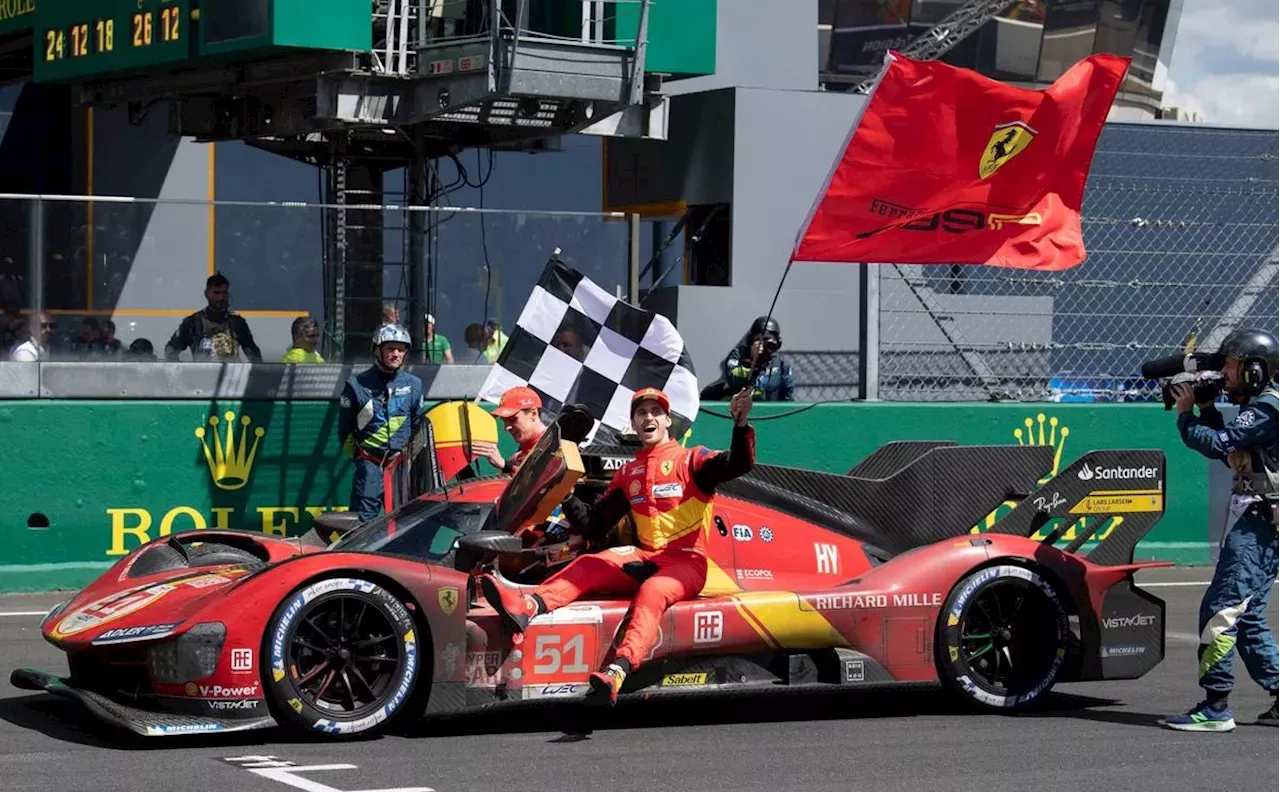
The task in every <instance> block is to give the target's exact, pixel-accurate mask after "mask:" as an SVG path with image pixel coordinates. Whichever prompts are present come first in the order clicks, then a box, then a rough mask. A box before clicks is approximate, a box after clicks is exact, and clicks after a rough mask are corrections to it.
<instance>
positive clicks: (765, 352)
mask: <svg viewBox="0 0 1280 792" xmlns="http://www.w3.org/2000/svg"><path fill="white" fill-rule="evenodd" d="M759 341H760V354H759V355H757V356H756V359H755V361H754V363H753V364H752V366H751V378H750V379H749V380H748V382H755V381H756V377H758V376H760V372H762V371H764V370H765V369H766V368H768V366H769V363H770V361H772V360H773V356H774V355H775V354H777V352H778V350H779V349H781V348H782V339H780V338H778V337H777V336H776V335H774V334H773V333H764V334H763V335H761V336H759Z"/></svg>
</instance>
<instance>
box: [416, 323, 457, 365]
mask: <svg viewBox="0 0 1280 792" xmlns="http://www.w3.org/2000/svg"><path fill="white" fill-rule="evenodd" d="M424 318H425V319H426V320H427V321H426V324H425V325H424V326H423V330H424V332H425V333H426V335H427V338H426V340H425V341H423V342H422V362H423V363H428V364H434V365H437V366H438V365H440V364H442V363H452V362H453V347H452V346H451V345H450V344H449V339H447V338H445V337H444V336H442V335H440V334H439V333H437V332H436V318H435V317H434V316H432V315H431V314H427V315H426V316H425V317H424Z"/></svg>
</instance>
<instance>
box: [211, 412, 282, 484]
mask: <svg viewBox="0 0 1280 792" xmlns="http://www.w3.org/2000/svg"><path fill="white" fill-rule="evenodd" d="M222 417H223V418H224V419H225V420H226V432H225V439H224V438H219V437H218V416H216V415H210V416H209V427H210V429H209V430H208V431H206V430H205V428H204V427H203V426H200V427H197V428H196V437H198V438H200V445H201V447H203V448H204V460H205V462H207V463H208V465H209V475H210V476H212V477H213V484H214V486H215V487H217V488H218V489H224V490H238V489H240V488H241V487H243V486H244V485H245V484H248V483H249V474H250V473H252V472H253V460H254V457H256V456H257V455H258V445H259V444H260V443H261V442H262V437H263V435H265V434H266V433H267V430H266V429H263V428H262V427H261V426H259V427H257V428H256V429H254V430H253V447H252V448H249V425H250V424H252V423H253V419H251V418H250V417H249V416H247V415H242V416H240V438H239V441H237V439H236V432H235V428H236V426H235V425H236V414H235V413H233V412H231V411H230V410H228V411H227V412H225V413H223V415H222ZM208 435H213V448H212V449H210V448H209V441H208V439H207V436H208Z"/></svg>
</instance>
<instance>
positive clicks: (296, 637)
mask: <svg viewBox="0 0 1280 792" xmlns="http://www.w3.org/2000/svg"><path fill="white" fill-rule="evenodd" d="M459 416H461V417H459ZM428 417H429V418H430V419H431V420H429V421H428V422H425V423H424V429H425V431H424V432H423V433H420V434H425V435H427V437H426V438H425V440H424V439H422V438H421V437H420V438H417V440H418V442H417V446H416V448H417V449H420V450H417V451H416V452H413V453H410V454H409V455H408V456H407V458H408V459H409V460H410V463H411V466H412V467H415V468H416V469H417V470H418V471H427V474H422V475H415V476H414V477H413V478H412V479H404V480H405V481H415V482H417V484H416V485H413V486H409V487H407V488H403V487H399V486H397V487H393V488H392V489H396V490H397V491H401V490H403V492H404V494H403V497H401V496H397V500H398V501H401V502H397V503H394V504H393V507H394V508H392V509H390V510H389V512H388V513H387V514H385V515H384V516H382V517H379V518H377V519H374V520H372V521H369V522H366V523H364V524H356V518H355V516H354V515H353V514H350V513H343V512H334V513H328V514H325V515H322V516H321V517H320V518H318V519H317V521H316V526H315V528H314V529H312V530H311V531H310V532H309V533H308V534H306V535H305V536H301V537H295V538H290V539H285V538H273V537H268V536H264V535H262V534H260V533H251V532H239V531H221V530H201V531H191V532H186V533H181V534H175V535H171V536H168V537H161V538H158V539H156V540H154V541H152V542H150V543H148V544H146V545H144V546H142V547H139V548H138V549H136V550H134V551H133V552H132V553H130V554H129V555H127V556H126V557H124V558H122V559H121V560H120V561H119V562H118V563H117V564H115V565H114V566H113V567H112V568H111V569H109V570H108V571H107V572H105V573H104V574H103V575H102V576H101V577H99V578H98V579H97V580H96V581H94V582H93V583H91V584H90V585H88V586H87V587H85V588H84V589H83V590H82V591H80V592H79V593H78V594H76V596H74V597H73V598H71V599H70V600H69V601H67V602H65V603H63V604H61V605H58V606H57V607H55V608H53V609H52V610H51V611H50V612H49V614H48V615H47V616H46V617H45V619H44V620H43V622H42V625H41V630H42V632H43V635H44V637H45V638H46V639H47V640H48V641H50V642H51V643H53V644H54V645H55V646H57V647H59V648H60V649H62V650H63V651H65V652H66V657H67V662H68V666H69V670H70V673H69V674H68V675H67V676H58V675H53V674H49V673H45V672H41V671H37V670H32V669H18V670H15V671H14V672H13V673H12V675H11V681H12V683H13V684H14V685H15V686H17V687H20V688H26V689H32V690H46V691H49V692H51V693H54V694H58V695H61V696H68V697H71V698H74V699H77V700H79V701H81V702H82V703H83V704H84V706H85V707H86V708H87V709H88V710H89V711H90V712H92V713H93V714H94V715H96V716H98V717H99V718H101V719H103V720H105V721H108V722H110V723H113V724H116V725H118V726H121V727H124V728H127V729H131V730H133V731H135V732H138V733H140V734H144V735H172V734H189V733H200V732H221V731H235V730H242V729H252V728H258V727H266V726H273V725H276V724H283V725H285V726H287V727H292V728H296V729H300V730H307V731H315V732H320V733H323V734H325V735H330V736H333V737H341V736H354V735H360V734H368V733H372V732H375V731H377V730H380V729H384V728H386V727H388V726H389V725H390V724H392V723H393V722H397V721H400V720H402V719H409V718H417V717H421V716H423V715H427V716H429V715H432V714H435V713H449V712H459V711H465V710H475V709H481V708H486V707H494V706H500V705H516V704H527V703H534V702H543V703H545V702H563V701H566V700H574V699H580V698H584V697H585V696H586V694H587V692H588V689H589V686H588V684H587V675H588V674H589V673H590V672H591V671H593V670H595V669H597V668H600V667H601V666H602V664H603V663H604V662H606V661H607V660H608V659H610V657H611V655H610V653H611V651H612V650H613V648H614V644H615V641H616V639H617V638H618V636H619V627H620V626H621V625H622V623H623V621H624V619H625V618H626V616H627V613H628V608H629V605H630V600H629V598H628V597H626V596H619V597H617V598H609V597H602V598H598V599H592V600H587V601H580V602H577V603H575V604H573V605H571V606H568V607H565V608H561V609H559V610H556V611H553V612H551V613H548V614H544V615H541V616H538V617H537V618H535V619H534V620H533V621H532V623H531V624H530V625H529V627H528V629H527V630H526V631H525V632H524V633H522V634H516V635H512V634H511V633H509V632H508V631H507V629H506V628H505V627H504V625H503V623H502V621H501V620H500V618H499V617H498V615H497V614H496V613H495V612H494V610H493V609H492V608H491V607H490V606H489V605H488V604H487V603H486V601H485V599H484V597H483V595H482V594H481V593H480V592H479V591H478V588H479V587H478V586H477V585H476V576H477V575H478V574H479V573H481V572H484V571H495V572H496V573H497V574H499V575H501V576H503V577H504V578H506V579H507V581H509V582H510V583H511V585H513V586H529V587H531V586H532V585H534V584H536V583H537V582H539V581H540V580H543V579H545V578H546V577H547V576H548V575H551V574H554V573H555V572H556V571H557V570H558V569H560V568H562V567H563V565H564V564H566V563H567V562H568V561H570V560H571V559H572V558H575V557H577V556H578V555H580V554H582V553H586V552H591V551H593V550H596V549H600V548H602V547H604V546H609V545H625V544H628V543H630V538H629V537H630V532H631V531H632V530H633V527H632V526H630V525H629V523H628V520H623V521H622V522H620V523H619V524H618V525H617V526H615V527H614V528H613V530H612V531H611V532H610V533H609V535H608V537H607V538H606V539H604V540H602V541H601V542H599V543H598V545H592V544H589V543H584V541H583V540H582V538H581V537H580V536H578V535H576V534H573V533H572V532H569V531H566V530H565V527H564V525H563V524H562V523H561V518H560V515H559V511H558V505H559V504H560V503H561V502H562V501H563V499H564V498H565V497H566V496H567V495H568V494H569V493H570V492H572V491H574V490H576V491H577V493H578V494H579V496H580V497H583V498H584V499H586V500H587V501H588V502H591V501H592V500H593V499H594V497H595V496H596V495H597V494H598V493H600V492H601V491H603V488H604V487H605V485H606V484H607V483H608V481H609V478H610V477H611V475H612V471H614V470H616V469H617V468H618V467H620V466H621V463H622V462H624V461H625V460H626V459H627V458H629V455H631V454H633V453H634V451H635V449H636V446H628V445H627V443H626V442H625V440H621V439H617V438H615V439H612V440H610V441H608V445H601V444H600V443H598V442H596V441H593V443H592V444H591V445H588V446H587V447H585V448H581V447H580V441H581V439H583V438H585V434H584V435H582V436H581V437H579V436H577V435H576V432H577V429H576V428H571V426H570V423H566V422H565V421H563V420H561V421H558V422H556V423H553V424H552V425H551V426H550V427H549V428H548V430H547V432H546V433H545V434H544V435H543V437H542V439H541V440H540V441H539V443H538V445H537V447H536V448H535V449H534V450H533V451H532V452H531V453H530V455H529V456H528V457H527V458H526V461H525V462H524V463H523V464H522V466H521V467H520V468H519V470H518V472H517V473H516V475H515V476H514V477H513V478H507V477H502V476H493V477H477V476H475V475H474V473H473V472H471V468H470V467H463V464H465V462H466V461H467V459H468V456H467V453H460V452H459V450H458V448H459V446H458V442H456V441H457V437H454V438H453V439H452V440H451V441H450V442H437V441H438V440H439V439H440V435H441V432H440V427H442V426H445V425H449V426H452V427H454V428H455V430H456V427H457V426H458V425H459V424H462V425H464V429H463V430H462V431H461V434H463V435H465V436H468V437H474V436H475V435H476V431H477V427H478V428H479V430H482V431H483V432H485V433H488V434H491V435H492V436H494V437H496V429H494V425H493V419H492V418H491V417H490V416H489V415H488V414H487V413H485V412H484V411H483V410H480V409H479V408H478V407H476V406H475V405H470V404H466V403H460V402H449V403H445V404H443V405H439V406H437V407H436V408H434V409H433V410H432V411H431V413H429V415H428ZM486 421H487V422H488V425H487V426H478V424H477V422H486ZM433 427H434V429H433ZM571 429H572V430H571ZM451 431H453V430H451ZM454 434H459V432H457V431H455V432H454ZM1053 467H1054V459H1053V449H1052V448H1051V447H1049V446H1020V445H1015V446H997V445H993V446H956V445H955V444H952V443H946V442H895V443H890V444H888V445H886V446H883V447H881V448H879V449H878V450H876V451H875V452H874V453H872V454H871V455H870V456H868V457H867V458H865V459H863V460H862V461H861V462H860V463H859V464H858V465H857V466H856V467H854V468H853V469H852V470H850V471H849V472H848V473H847V474H843V475H840V474H834V473H824V472H817V471H812V470H803V469H797V468H788V467H779V466H773V465H769V464H757V465H756V466H755V468H754V469H753V470H752V471H751V472H750V473H749V474H747V475H746V476H744V477H742V478H740V479H738V480H735V481H733V482H731V483H729V484H727V485H724V486H723V487H722V489H721V490H720V492H719V493H718V494H717V495H716V497H715V501H714V521H713V523H714V524H713V526H712V527H711V528H710V529H709V530H708V536H707V540H708V548H709V573H708V576H707V583H706V586H705V588H704V589H703V591H702V592H701V593H700V595H699V596H698V597H697V598H695V599H692V600H688V601H684V602H679V603H677V604H675V605H674V606H673V607H672V608H671V609H670V610H669V611H668V612H667V613H666V615H665V616H664V618H663V619H662V621H661V628H660V632H661V634H660V636H659V638H658V640H657V642H656V644H655V646H654V648H653V650H652V653H651V655H650V657H649V658H648V659H647V661H646V662H645V663H644V664H642V665H640V666H639V667H638V668H637V669H636V671H635V672H633V673H632V674H630V675H628V677H627V680H626V683H625V685H624V687H623V690H622V699H623V700H624V701H625V700H626V699H628V698H631V699H637V698H650V697H666V696H680V695H697V694H702V695H707V694H719V695H735V694H738V693H742V692H753V691H768V692H785V691H790V690H799V689H805V690H814V689H826V690H837V689H840V690H846V689H849V688H860V687H873V686H879V687H883V686H892V685H911V684H932V685H938V684H941V686H943V687H944V688H946V689H949V690H950V691H952V692H953V693H956V694H958V695H959V696H961V697H963V698H966V699H968V700H969V701H970V702H972V703H973V704H974V705H976V706H977V707H978V708H979V709H989V710H995V711H1016V710H1021V709H1024V708H1027V707H1031V706H1033V705H1035V704H1036V703H1037V702H1038V701H1040V700H1041V699H1042V698H1043V697H1044V696H1045V695H1046V693H1048V692H1049V690H1050V689H1051V688H1052V687H1053V686H1054V685H1055V684H1057V683H1060V682H1073V681H1080V680H1104V679H1132V678H1136V677H1139V676H1141V675H1143V674H1145V673H1146V672H1148V671H1149V670H1151V669H1152V668H1153V667H1154V666H1155V665H1156V664H1157V663H1159V662H1160V660H1161V659H1162V658H1163V657H1164V624H1165V618H1164V603H1163V601H1161V600H1160V599H1157V598H1156V597H1154V596H1152V595H1151V594H1149V593H1147V592H1146V591H1143V590H1141V589H1140V588H1138V587H1137V586H1136V585H1135V582H1134V580H1133V573H1134V571H1135V570H1137V569H1140V568H1143V567H1146V566H1168V564H1164V563H1148V564H1141V563H1133V550H1134V546H1135V545H1136V544H1137V542H1138V541H1139V540H1140V539H1141V538H1142V537H1143V536H1144V535H1145V534H1146V533H1147V532H1148V531H1149V530H1150V529H1151V527H1152V526H1153V525H1154V524H1155V523H1156V522H1157V521H1158V520H1159V519H1160V517H1161V515H1162V514H1163V512H1164V494H1165V493H1164V489H1165V460H1164V455H1163V454H1162V453H1161V452H1160V451H1158V450H1120V451H1092V452H1090V453H1087V454H1085V455H1084V456H1083V457H1081V458H1080V459H1078V460H1077V461H1075V462H1074V463H1073V464H1071V465H1068V466H1066V467H1065V468H1064V469H1063V470H1061V471H1060V472H1058V473H1057V475H1050V473H1051V471H1052V469H1053ZM458 473H461V475H455V474H458ZM468 474H470V475H468ZM424 482H425V483H424ZM446 482H448V483H447V485H446ZM393 483H394V482H393ZM997 509H999V511H997ZM1000 515H1002V516H1000ZM984 521H985V523H987V524H988V525H989V528H988V529H987V530H985V531H981V532H978V531H977V529H976V528H975V526H977V525H978V524H980V523H983V522H984Z"/></svg>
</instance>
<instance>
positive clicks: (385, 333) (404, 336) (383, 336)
mask: <svg viewBox="0 0 1280 792" xmlns="http://www.w3.org/2000/svg"><path fill="white" fill-rule="evenodd" d="M394 341H399V342H400V343H402V344H404V345H405V346H413V339H412V338H410V337H409V331H408V330H406V329H404V328H403V327H401V326H400V325H398V324H384V325H382V326H381V327H379V328H378V329H377V330H375V331H374V333H373V349H374V351H375V352H376V351H377V349H378V347H380V346H382V345H383V344H386V343H388V342H394Z"/></svg>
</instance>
